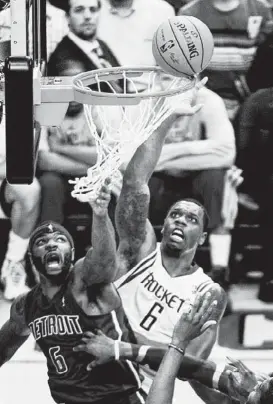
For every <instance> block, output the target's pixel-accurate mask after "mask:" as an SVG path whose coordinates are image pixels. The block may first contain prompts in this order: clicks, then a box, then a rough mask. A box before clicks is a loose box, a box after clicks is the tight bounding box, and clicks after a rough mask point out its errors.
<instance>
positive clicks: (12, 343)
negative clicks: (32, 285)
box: [0, 295, 30, 366]
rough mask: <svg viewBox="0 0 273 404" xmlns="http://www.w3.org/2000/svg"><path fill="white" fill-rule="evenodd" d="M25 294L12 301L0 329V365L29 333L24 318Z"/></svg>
mask: <svg viewBox="0 0 273 404" xmlns="http://www.w3.org/2000/svg"><path fill="white" fill-rule="evenodd" d="M25 299H26V295H21V296H18V297H17V298H16V299H15V300H14V302H13V303H12V306H11V309H10V318H9V320H8V321H6V323H5V324H4V325H3V326H2V327H1V329H0V366H2V365H3V364H4V363H5V362H7V361H8V360H9V359H10V358H11V357H12V356H13V355H14V354H15V352H16V351H17V350H18V349H19V348H20V346H21V345H22V344H23V343H24V342H25V341H26V340H27V338H28V337H29V335H30V329H29V328H28V326H27V324H26V320H25Z"/></svg>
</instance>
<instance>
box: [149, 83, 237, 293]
mask: <svg viewBox="0 0 273 404" xmlns="http://www.w3.org/2000/svg"><path fill="white" fill-rule="evenodd" d="M196 103H197V104H203V108H202V109H201V110H200V111H199V112H197V113H196V114H195V115H194V116H193V117H186V118H185V117H183V118H181V119H179V120H178V121H177V122H176V124H175V126H174V127H172V129H171V130H170V133H169V134H168V136H167V139H166V143H165V145H164V146H163V150H162V153H161V156H160V159H159V162H158V165H157V167H156V170H155V174H154V175H153V176H152V178H151V180H150V184H149V185H150V190H151V204H150V206H151V211H150V219H151V222H152V224H154V225H156V224H162V221H163V218H164V217H165V215H166V213H167V211H168V207H169V206H171V205H172V204H173V203H174V202H175V201H177V200H179V199H181V198H185V197H193V198H196V199H199V200H200V202H202V203H203V204H204V205H205V207H206V209H207V211H208V214H209V216H210V224H209V229H210V236H209V243H210V248H211V262H212V276H213V277H214V279H215V280H216V279H217V280H219V281H220V279H226V276H227V268H228V263H229V253H230V244H231V235H230V228H229V227H230V226H229V225H225V223H227V221H228V218H227V217H224V214H223V212H222V207H223V193H224V184H225V175H226V170H227V169H228V168H229V167H231V166H232V164H233V161H234V157H235V140H234V131H233V128H232V125H231V123H230V121H229V119H228V116H227V112H226V109H225V106H224V103H223V101H222V100H221V98H220V97H219V96H218V95H217V94H215V93H213V92H212V91H210V90H208V89H207V88H202V89H201V90H200V91H199V92H198V98H197V100H196ZM231 227H232V226H231ZM223 282H224V281H223ZM223 282H222V283H223ZM223 286H224V285H223Z"/></svg>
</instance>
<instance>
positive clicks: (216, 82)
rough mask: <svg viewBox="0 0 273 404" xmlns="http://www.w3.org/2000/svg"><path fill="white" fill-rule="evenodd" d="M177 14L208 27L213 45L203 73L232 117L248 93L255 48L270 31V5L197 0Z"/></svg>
mask: <svg viewBox="0 0 273 404" xmlns="http://www.w3.org/2000/svg"><path fill="white" fill-rule="evenodd" d="M179 14H180V15H188V16H194V17H197V18H199V19H200V20H202V21H203V22H204V23H205V24H207V26H208V27H209V28H210V30H211V32H212V34H213V38H214V45H215V48H214V53H213V56H212V60H211V62H210V64H209V66H208V68H207V69H206V71H205V75H206V76H208V78H209V80H208V87H209V88H210V89H211V90H213V91H215V92H216V93H217V94H218V95H220V96H221V97H222V98H223V99H224V101H225V104H226V108H227V111H228V115H229V118H230V119H231V120H233V119H234V117H235V115H236V112H237V111H238V108H239V106H240V104H241V103H242V102H243V101H244V99H245V98H246V97H247V96H248V95H249V89H248V87H247V85H246V79H245V75H246V72H247V71H248V69H249V67H250V65H251V63H252V60H253V57H254V54H255V52H256V48H257V46H258V45H259V44H260V43H261V42H262V41H263V40H264V39H265V37H266V35H267V34H268V33H269V32H270V31H271V30H272V13H271V10H270V8H269V7H268V5H267V4H266V3H265V2H264V1H263V0H225V1H223V0H207V1H202V0H197V1H194V2H190V3H189V4H188V5H187V6H184V7H183V8H181V9H180V11H179Z"/></svg>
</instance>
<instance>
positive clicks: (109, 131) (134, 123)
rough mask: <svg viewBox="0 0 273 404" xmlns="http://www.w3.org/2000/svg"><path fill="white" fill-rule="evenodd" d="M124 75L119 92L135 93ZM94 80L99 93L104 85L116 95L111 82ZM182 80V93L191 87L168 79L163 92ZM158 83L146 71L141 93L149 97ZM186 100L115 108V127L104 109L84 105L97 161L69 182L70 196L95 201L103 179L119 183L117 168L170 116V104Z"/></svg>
mask: <svg viewBox="0 0 273 404" xmlns="http://www.w3.org/2000/svg"><path fill="white" fill-rule="evenodd" d="M126 73H127V72H126V71H124V72H123V75H122V79H121V80H120V81H122V83H123V88H124V89H123V93H124V94H127V89H130V93H133V94H138V93H139V90H138V86H137V82H136V80H134V79H133V78H131V77H128V76H127V75H126ZM95 79H96V84H97V88H98V91H99V92H102V84H103V83H107V85H108V86H109V88H110V89H111V91H112V92H113V93H116V90H115V88H114V86H112V84H111V82H109V81H107V80H103V79H102V80H101V79H100V76H99V75H98V74H96V76H95ZM183 80H185V85H184V87H183V88H184V91H187V90H188V89H190V88H192V87H193V86H194V83H193V80H191V81H190V80H188V79H183V78H177V77H172V79H171V81H170V83H167V85H165V88H164V89H165V90H166V89H167V90H171V89H174V88H176V87H177V86H178V85H180V86H181V83H182V82H183ZM75 83H76V85H77V86H78V87H79V88H84V90H85V91H88V90H90V89H88V87H85V86H84V84H83V83H82V81H81V80H76V81H75ZM159 84H160V85H161V87H162V83H160V77H159V73H158V71H150V72H149V74H148V87H147V89H146V90H144V91H146V92H147V94H149V93H151V92H152V91H154V89H155V88H157V87H158V85H159ZM165 84H166V83H165ZM183 97H184V98H183ZM171 99H172V100H171ZM175 99H176V100H175ZM170 100H171V102H170ZM188 101H189V99H187V95H186V96H185V94H182V96H181V94H179V95H175V96H172V97H168V96H165V97H162V96H160V97H158V98H154V97H148V98H146V99H142V100H141V101H140V103H139V104H138V105H136V106H135V105H134V106H124V105H116V106H115V108H116V110H117V111H118V112H119V115H120V122H119V124H118V125H117V126H115V125H113V123H112V122H111V119H110V118H109V110H108V107H107V106H104V105H96V106H93V105H86V104H85V105H84V114H85V118H86V122H87V125H88V128H89V130H90V133H91V136H92V137H93V139H94V143H95V147H96V150H97V161H96V163H95V164H94V165H93V166H92V167H90V168H89V169H88V170H87V176H85V177H82V178H75V180H74V181H70V182H71V183H72V184H74V189H73V191H72V193H71V194H72V196H73V197H75V198H77V199H79V200H80V201H82V202H85V201H87V200H89V199H90V198H91V199H92V198H96V196H97V195H98V192H99V190H100V188H101V186H102V185H103V183H104V181H105V180H106V178H109V177H110V178H111V179H112V181H115V180H117V181H118V180H120V179H121V174H120V171H119V168H120V167H121V165H122V164H123V163H126V162H127V161H128V159H129V158H130V157H132V155H133V153H134V152H135V150H136V149H137V148H138V147H139V146H140V145H141V144H142V143H143V142H145V140H147V139H148V138H149V136H151V134H152V133H153V132H154V131H155V130H156V129H158V127H159V126H160V125H161V124H162V122H163V121H164V120H165V119H166V118H167V117H168V116H170V115H171V113H172V111H173V106H174V102H188ZM94 108H96V112H97V115H98V116H99V118H100V122H101V125H102V130H101V133H99V131H98V129H97V126H96V124H95V122H94V119H93V113H94ZM110 108H111V107H110Z"/></svg>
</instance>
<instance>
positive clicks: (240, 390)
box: [227, 357, 269, 402]
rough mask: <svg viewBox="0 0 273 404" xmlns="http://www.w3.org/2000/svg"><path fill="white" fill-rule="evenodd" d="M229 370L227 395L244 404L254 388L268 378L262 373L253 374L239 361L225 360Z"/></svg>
mask: <svg viewBox="0 0 273 404" xmlns="http://www.w3.org/2000/svg"><path fill="white" fill-rule="evenodd" d="M227 359H228V364H229V365H231V367H232V368H231V370H229V371H228V378H229V385H228V390H229V395H230V396H231V397H234V398H236V399H238V400H239V401H240V402H244V401H245V400H246V398H247V397H248V396H249V394H250V393H251V392H252V391H253V390H254V388H255V386H257V385H258V384H259V383H262V382H263V381H265V380H267V379H268V378H269V376H268V375H266V374H263V373H254V372H253V371H252V370H250V369H249V368H248V367H247V366H246V365H245V364H244V363H243V362H242V361H240V360H239V359H232V358H229V357H228V358H227Z"/></svg>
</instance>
